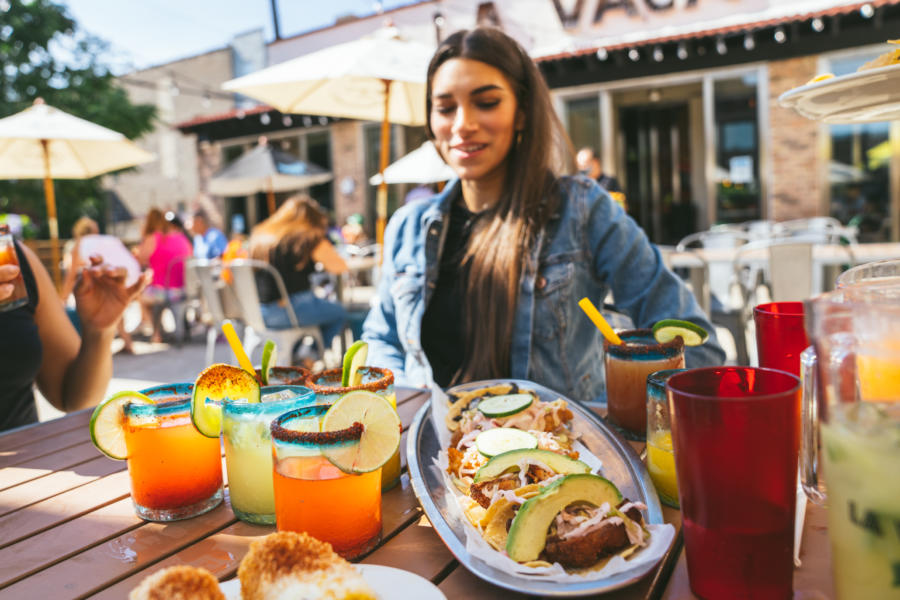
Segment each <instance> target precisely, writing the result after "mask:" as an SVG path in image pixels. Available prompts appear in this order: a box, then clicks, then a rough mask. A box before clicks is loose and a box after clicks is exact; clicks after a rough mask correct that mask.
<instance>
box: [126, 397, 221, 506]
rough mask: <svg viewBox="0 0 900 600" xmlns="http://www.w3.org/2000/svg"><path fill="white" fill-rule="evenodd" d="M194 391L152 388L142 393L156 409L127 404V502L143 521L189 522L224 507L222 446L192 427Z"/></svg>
mask: <svg viewBox="0 0 900 600" xmlns="http://www.w3.org/2000/svg"><path fill="white" fill-rule="evenodd" d="M193 388H194V385H193V384H192V383H176V384H169V385H161V386H155V387H152V388H148V389H145V390H142V391H141V393H143V394H145V395H146V396H149V397H150V398H152V399H153V400H156V402H157V403H156V404H126V405H125V408H124V412H125V445H126V447H127V448H128V474H129V476H130V478H131V498H132V502H133V503H134V509H135V512H136V513H137V515H138V516H139V517H141V518H142V519H147V520H149V521H175V520H178V519H187V518H189V517H194V516H196V515H199V514H202V513H205V512H207V511H209V510H211V509H212V508H214V507H215V506H217V505H218V504H219V503H220V502H222V497H223V494H222V453H221V446H220V444H219V440H218V439H216V438H208V437H206V436H204V435H201V434H200V432H198V431H197V430H196V429H195V428H194V425H193V424H192V423H191V400H190V398H191V392H192V391H193Z"/></svg>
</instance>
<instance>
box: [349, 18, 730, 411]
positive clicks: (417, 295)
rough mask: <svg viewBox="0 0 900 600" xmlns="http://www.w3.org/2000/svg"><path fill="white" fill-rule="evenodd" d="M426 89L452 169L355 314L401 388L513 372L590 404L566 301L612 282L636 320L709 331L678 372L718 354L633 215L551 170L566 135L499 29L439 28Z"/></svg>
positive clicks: (431, 120) (524, 61)
mask: <svg viewBox="0 0 900 600" xmlns="http://www.w3.org/2000/svg"><path fill="white" fill-rule="evenodd" d="M426 90H427V95H426V119H427V123H426V132H427V134H428V136H429V138H430V139H432V140H433V141H434V144H435V146H436V147H437V149H438V151H439V152H440V154H441V156H442V157H443V158H444V160H445V161H446V162H447V164H449V165H450V166H451V167H452V168H453V170H454V171H455V172H456V174H457V175H458V177H459V179H457V180H454V181H451V182H450V183H449V184H448V185H447V187H446V188H445V189H444V191H443V192H442V193H441V194H439V195H437V196H435V197H434V198H433V199H432V200H431V201H426V202H416V203H412V204H408V205H406V206H404V207H402V208H401V209H399V210H398V211H397V212H396V213H395V214H394V216H393V218H392V219H391V221H390V223H389V224H388V227H387V232H386V235H385V244H384V263H383V265H382V277H381V280H380V282H379V285H378V297H377V304H376V305H375V306H373V308H372V310H371V311H370V312H369V316H368V318H367V319H366V321H365V324H364V332H363V339H365V340H367V341H368V342H369V363H370V364H374V365H378V366H383V367H388V368H390V369H392V370H393V371H394V375H395V376H396V377H397V380H398V382H400V383H403V384H412V385H420V386H427V385H429V384H430V382H431V381H432V378H433V381H434V382H436V383H437V384H438V385H440V386H448V385H453V384H458V383H463V382H468V381H478V380H484V379H492V378H500V377H514V378H518V379H528V380H532V381H536V382H538V383H541V384H543V385H545V386H547V387H549V388H550V389H553V390H556V391H557V392H559V393H562V394H565V395H567V396H569V397H570V398H576V399H580V400H589V399H593V398H596V397H598V396H600V395H602V393H603V392H604V390H605V381H604V368H603V358H602V357H603V344H602V337H601V335H600V332H599V331H597V329H596V328H595V327H594V326H593V325H592V324H591V323H590V321H589V320H588V319H587V317H586V316H585V315H584V314H582V313H581V310H580V309H579V308H578V306H577V302H578V300H579V299H580V298H582V297H584V296H587V297H589V298H591V299H592V300H594V302H595V303H599V302H600V301H601V300H602V299H603V298H605V297H606V296H607V294H608V293H609V292H612V294H613V296H614V297H615V309H616V310H617V311H618V312H620V313H624V314H625V315H627V316H628V317H630V318H631V320H633V322H634V324H635V325H636V326H638V327H649V326H652V325H653V324H654V323H655V322H656V321H657V320H660V319H663V318H681V319H687V320H690V321H693V322H694V323H697V324H699V325H701V326H702V327H704V328H705V329H706V330H707V331H709V332H710V339H709V340H708V342H707V343H706V344H705V345H703V346H698V347H695V348H689V349H687V351H686V352H685V355H686V360H687V363H688V365H689V366H698V365H703V364H721V363H722V362H723V361H724V358H725V353H724V352H723V351H722V349H721V348H720V347H719V345H718V343H717V342H716V339H715V334H714V331H713V327H712V325H711V324H710V322H709V320H708V319H707V317H706V315H704V314H703V312H702V311H701V310H700V307H699V306H698V305H697V302H696V300H695V299H694V297H693V296H692V295H691V293H690V291H689V290H688V289H687V288H686V287H685V286H684V284H683V283H682V282H681V280H680V279H679V278H678V277H676V276H675V275H674V274H673V273H672V272H671V271H669V270H668V269H667V268H666V267H665V265H664V264H663V261H662V258H661V256H660V253H659V251H658V250H657V249H656V248H655V247H654V246H653V245H651V244H650V242H649V241H648V240H647V237H646V236H645V235H644V232H643V231H642V230H641V229H640V228H639V227H638V226H637V224H635V222H634V221H633V220H631V219H630V218H629V217H628V216H626V215H625V213H624V212H623V211H622V209H621V208H620V207H619V206H617V205H616V204H615V203H614V202H613V201H612V200H611V199H610V197H609V195H608V194H607V193H606V192H605V191H604V190H603V188H601V187H600V186H599V185H597V183H596V182H595V181H593V180H589V179H587V178H585V177H566V176H561V175H560V173H562V172H563V171H564V169H565V167H566V164H567V161H566V158H567V157H570V156H571V150H570V148H571V145H570V143H569V142H568V138H567V137H566V135H565V132H564V130H563V128H562V124H561V123H560V122H559V119H558V118H557V117H556V113H555V112H554V110H553V107H552V104H551V101H550V95H549V92H548V90H547V86H546V84H545V83H544V81H543V79H542V77H541V75H540V72H539V71H538V69H537V67H536V66H535V65H534V63H533V62H532V61H531V59H530V58H529V57H528V55H527V53H526V52H525V51H524V50H523V49H522V48H521V47H520V46H519V45H518V44H517V43H516V42H515V41H514V40H513V39H512V38H510V37H508V36H507V35H505V34H503V33H502V32H500V31H499V30H496V29H488V28H479V29H475V30H472V31H461V32H458V33H455V34H453V35H451V36H449V37H448V38H447V39H446V40H445V41H444V42H443V43H442V44H441V46H440V47H439V48H438V50H437V52H436V53H435V55H434V57H433V58H432V60H431V63H430V65H429V68H428V74H427V88H426ZM569 164H570V163H569Z"/></svg>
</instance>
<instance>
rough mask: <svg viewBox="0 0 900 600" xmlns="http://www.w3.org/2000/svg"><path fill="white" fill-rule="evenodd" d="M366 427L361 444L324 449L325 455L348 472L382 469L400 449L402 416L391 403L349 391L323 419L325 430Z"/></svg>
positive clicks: (373, 396) (334, 445)
mask: <svg viewBox="0 0 900 600" xmlns="http://www.w3.org/2000/svg"><path fill="white" fill-rule="evenodd" d="M354 423H359V424H360V425H362V426H363V432H362V437H361V438H360V440H359V442H358V443H355V442H354V443H347V444H333V445H327V446H324V447H323V450H322V454H323V455H325V458H327V459H328V460H329V461H330V462H331V464H333V465H334V466H336V467H337V468H338V469H340V470H341V471H343V472H345V473H369V472H371V471H374V470H375V469H377V468H379V467H381V466H382V465H383V464H385V463H386V462H387V461H388V460H390V458H391V457H392V456H393V455H394V452H396V451H397V448H399V447H400V417H398V416H397V411H395V410H394V407H393V406H391V403H390V402H388V401H387V400H385V399H384V398H382V397H381V396H379V395H378V394H375V393H372V392H367V391H363V390H360V391H355V392H348V393H346V394H344V395H343V396H341V397H340V398H338V401H337V402H335V403H334V404H332V405H331V408H329V409H328V412H326V413H325V415H324V416H323V417H322V423H321V428H322V431H323V432H325V431H341V430H343V429H348V428H350V427H351V426H352V425H353V424H354Z"/></svg>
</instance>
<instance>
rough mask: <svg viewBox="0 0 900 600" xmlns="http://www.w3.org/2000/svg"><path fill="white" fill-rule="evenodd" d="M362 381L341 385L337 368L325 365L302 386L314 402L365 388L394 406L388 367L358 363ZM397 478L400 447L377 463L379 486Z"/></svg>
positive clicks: (385, 487) (327, 401) (334, 399)
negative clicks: (325, 369)
mask: <svg viewBox="0 0 900 600" xmlns="http://www.w3.org/2000/svg"><path fill="white" fill-rule="evenodd" d="M358 372H359V373H361V374H362V383H361V384H360V385H352V386H348V387H343V386H342V385H341V375H342V374H343V371H342V370H341V369H329V370H327V371H322V372H320V373H314V374H312V375H310V376H309V378H307V380H306V386H307V387H308V388H309V389H311V390H312V391H314V392H315V393H316V403H318V404H333V403H335V402H337V399H338V398H340V397H341V396H343V395H344V394H346V393H348V392H354V391H357V390H366V391H369V392H375V393H376V394H378V395H379V396H381V397H383V398H384V399H385V400H387V401H388V402H390V403H391V406H393V407H394V410H397V394H396V393H394V374H393V373H392V372H391V370H390V369H382V368H380V367H360V368H359V371H358ZM399 482H400V448H397V451H396V452H394V455H393V456H392V457H391V458H390V460H388V461H387V463H385V465H384V466H383V467H381V489H382V490H389V489H391V488H392V487H394V486H395V485H397V484H398V483H399Z"/></svg>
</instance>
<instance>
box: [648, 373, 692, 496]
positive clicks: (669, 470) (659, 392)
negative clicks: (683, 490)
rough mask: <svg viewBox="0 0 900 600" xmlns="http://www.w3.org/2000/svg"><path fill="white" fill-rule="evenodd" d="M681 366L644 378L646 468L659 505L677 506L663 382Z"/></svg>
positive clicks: (673, 458)
mask: <svg viewBox="0 0 900 600" xmlns="http://www.w3.org/2000/svg"><path fill="white" fill-rule="evenodd" d="M682 371H684V369H666V370H665V371H657V372H656V373H653V374H651V375H649V376H648V377H647V471H648V472H649V473H650V479H651V480H653V485H654V487H656V493H657V494H659V499H660V500H662V502H663V504H666V505H668V506H671V507H672V508H678V477H677V475H676V474H675V453H674V451H673V450H672V425H671V424H670V421H669V403H668V401H667V400H666V382H667V381H668V380H669V377H671V376H672V375H674V374H676V373H681V372H682Z"/></svg>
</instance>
